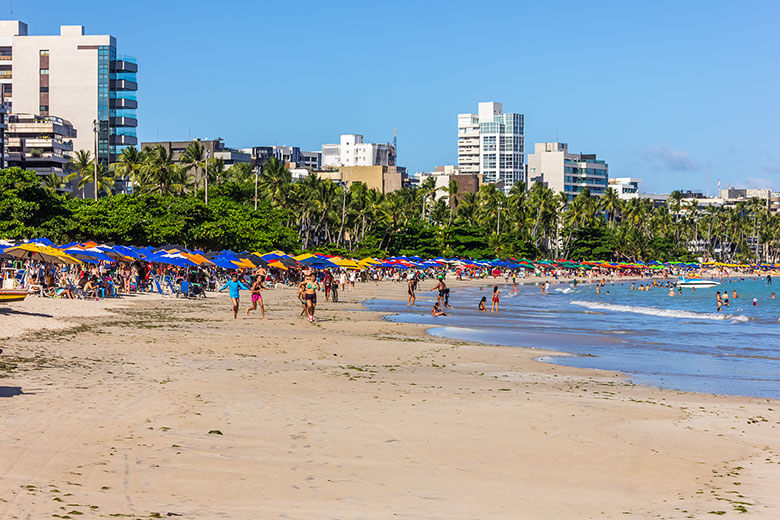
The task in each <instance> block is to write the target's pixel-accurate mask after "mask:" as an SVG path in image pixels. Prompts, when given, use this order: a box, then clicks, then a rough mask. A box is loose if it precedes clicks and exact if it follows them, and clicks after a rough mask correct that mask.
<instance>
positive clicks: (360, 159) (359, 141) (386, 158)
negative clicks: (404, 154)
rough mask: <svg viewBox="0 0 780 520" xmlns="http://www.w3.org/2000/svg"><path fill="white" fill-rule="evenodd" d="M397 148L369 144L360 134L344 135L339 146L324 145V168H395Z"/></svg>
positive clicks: (391, 145) (389, 145) (388, 145)
mask: <svg viewBox="0 0 780 520" xmlns="http://www.w3.org/2000/svg"><path fill="white" fill-rule="evenodd" d="M395 160H396V152H395V146H394V145H393V144H391V143H387V144H382V143H367V142H365V141H364V140H363V136H362V135H360V134H344V135H342V136H341V138H340V141H339V143H338V144H323V145H322V167H323V168H340V167H342V166H395Z"/></svg>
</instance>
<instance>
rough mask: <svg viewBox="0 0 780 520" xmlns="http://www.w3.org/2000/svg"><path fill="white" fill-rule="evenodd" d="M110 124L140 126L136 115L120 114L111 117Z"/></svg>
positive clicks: (114, 125) (115, 125)
mask: <svg viewBox="0 0 780 520" xmlns="http://www.w3.org/2000/svg"><path fill="white" fill-rule="evenodd" d="M109 121H110V123H109V124H110V125H111V126H113V127H117V126H128V127H135V126H138V120H137V119H136V118H134V117H127V116H119V117H111V118H109Z"/></svg>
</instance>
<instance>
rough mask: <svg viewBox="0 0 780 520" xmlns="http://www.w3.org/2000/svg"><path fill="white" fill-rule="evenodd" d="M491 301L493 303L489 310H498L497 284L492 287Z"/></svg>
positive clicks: (499, 292) (499, 293) (498, 293)
mask: <svg viewBox="0 0 780 520" xmlns="http://www.w3.org/2000/svg"><path fill="white" fill-rule="evenodd" d="M491 301H492V303H493V305H492V306H491V307H490V312H498V304H499V303H500V302H501V291H499V290H498V285H496V286H494V287H493V299H492V300H491Z"/></svg>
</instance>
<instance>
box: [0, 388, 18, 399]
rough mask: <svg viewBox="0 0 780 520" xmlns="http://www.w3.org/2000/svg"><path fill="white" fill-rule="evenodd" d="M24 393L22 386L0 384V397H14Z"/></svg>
mask: <svg viewBox="0 0 780 520" xmlns="http://www.w3.org/2000/svg"><path fill="white" fill-rule="evenodd" d="M16 395H24V392H23V391H22V387H21V386H0V397H14V396H16Z"/></svg>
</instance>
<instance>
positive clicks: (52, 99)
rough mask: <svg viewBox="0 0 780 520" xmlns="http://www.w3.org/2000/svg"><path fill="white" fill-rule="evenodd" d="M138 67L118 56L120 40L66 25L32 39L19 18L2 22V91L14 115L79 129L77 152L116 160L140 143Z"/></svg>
mask: <svg viewBox="0 0 780 520" xmlns="http://www.w3.org/2000/svg"><path fill="white" fill-rule="evenodd" d="M137 71H138V66H137V64H136V62H135V59H134V58H132V57H129V56H122V55H119V54H118V53H117V42H116V38H114V37H113V36H110V35H87V34H85V31H84V27H83V26H81V25H63V26H61V27H60V34H58V35H45V36H38V35H30V34H29V33H28V28H27V24H25V23H23V22H21V21H19V20H2V21H0V89H2V94H3V97H4V98H5V100H6V101H7V102H8V103H9V109H10V112H11V113H20V114H38V115H40V116H48V115H56V116H57V117H59V118H62V119H63V120H67V121H69V122H70V123H71V124H72V126H73V128H74V129H75V130H76V137H74V138H73V148H74V150H89V151H91V152H92V153H93V154H94V151H95V144H94V141H95V134H94V132H95V131H97V156H98V159H99V160H100V161H102V162H103V163H109V162H113V161H114V160H115V159H116V157H117V156H118V155H119V154H120V153H121V151H122V149H123V148H125V147H127V146H130V145H135V144H137V139H136V127H137V126H138V117H137V116H136V108H137V107H138V102H137V98H136V92H137V90H138V80H137V79H136V72H137Z"/></svg>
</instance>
